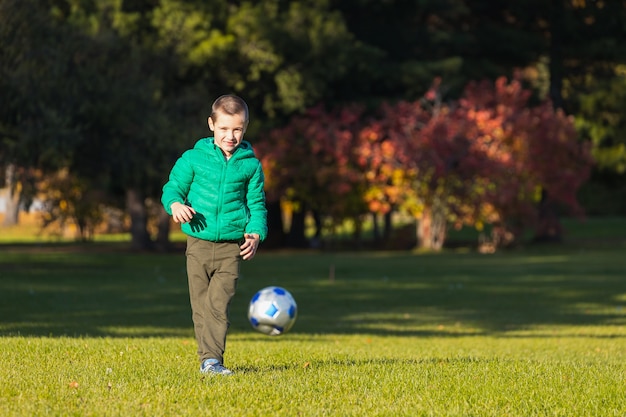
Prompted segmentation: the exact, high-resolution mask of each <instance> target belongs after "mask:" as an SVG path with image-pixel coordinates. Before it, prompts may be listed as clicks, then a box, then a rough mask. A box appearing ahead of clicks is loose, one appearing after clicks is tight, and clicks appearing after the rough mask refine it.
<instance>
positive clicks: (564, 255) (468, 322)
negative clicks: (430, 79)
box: [0, 246, 626, 340]
mask: <svg viewBox="0 0 626 417" xmlns="http://www.w3.org/2000/svg"><path fill="white" fill-rule="evenodd" d="M3 249H6V248H3ZM625 258H626V257H624V256H623V250H621V249H619V248H616V249H615V250H610V249H603V250H596V251H594V250H587V251H571V250H563V249H558V248H556V249H555V248H548V249H542V250H534V251H528V250H526V251H519V252H509V253H502V254H496V255H490V256H484V255H477V254H459V253H451V252H448V253H442V254H424V255H413V254H410V253H397V252H396V253H341V254H329V253H306V252H300V253H289V252H275V253H270V252H265V253H262V254H260V256H258V257H257V258H256V259H255V260H254V261H253V262H246V263H244V264H243V266H242V278H241V280H240V282H239V285H238V294H237V295H236V297H235V300H234V301H233V304H232V306H231V320H232V327H231V331H232V332H236V333H243V332H249V331H252V330H251V328H250V326H249V325H248V323H247V318H246V313H247V303H248V300H249V299H250V297H251V296H252V295H253V294H254V293H255V292H256V291H257V290H258V289H260V288H262V287H264V286H267V285H281V286H284V287H285V288H288V289H289V290H290V291H291V292H292V294H293V295H294V296H295V298H296V300H297V301H298V309H299V313H298V321H297V323H296V327H295V328H294V333H302V334H328V333H338V334H358V333H365V334H379V335H399V336H413V337H432V336H444V337H445V336H447V337H460V336H473V335H485V334H501V335H502V336H507V335H510V336H511V337H523V335H520V334H516V333H512V332H515V331H524V330H525V329H530V328H535V329H537V330H536V331H535V332H534V333H533V337H537V334H538V333H537V332H539V333H541V334H542V335H545V337H550V335H551V332H550V330H545V328H549V327H551V326H558V327H559V328H562V327H563V326H571V327H572V328H575V327H577V326H581V327H585V330H584V331H582V330H577V331H576V332H574V331H572V334H575V335H581V336H582V335H584V336H594V334H593V332H592V331H589V329H588V328H587V327H586V326H605V327H608V328H609V329H610V328H611V327H612V326H614V327H615V329H616V332H615V334H611V331H610V330H608V331H607V330H606V329H605V330H604V331H603V332H602V333H601V334H599V335H598V336H597V337H624V335H625V332H624V330H623V326H624V325H625V324H626V260H625ZM331 271H332V272H331ZM618 329H621V331H618ZM9 335H22V336H52V337H60V336H70V337H74V336H91V337H105V336H106V337H163V336H174V337H192V336H193V332H192V325H191V312H190V308H189V299H188V293H187V282H186V273H185V259H184V255H183V253H182V252H180V253H173V254H172V253H169V254H158V255H157V254H146V253H128V252H125V251H115V250H87V251H85V250H68V249H67V248H64V250H58V249H55V248H53V249H51V250H46V248H45V247H38V248H37V250H33V247H32V246H25V247H11V248H10V249H9V250H3V251H2V252H0V336H9ZM294 336H295V335H294ZM269 340H271V339H269Z"/></svg>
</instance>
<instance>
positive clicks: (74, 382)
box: [70, 381, 78, 389]
mask: <svg viewBox="0 0 626 417" xmlns="http://www.w3.org/2000/svg"><path fill="white" fill-rule="evenodd" d="M70 388H74V389H76V388H78V382H76V381H72V382H70Z"/></svg>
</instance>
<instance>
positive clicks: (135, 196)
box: [126, 189, 152, 250]
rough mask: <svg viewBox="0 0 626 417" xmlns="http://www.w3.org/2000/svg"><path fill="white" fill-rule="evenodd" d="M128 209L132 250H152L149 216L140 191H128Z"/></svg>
mask: <svg viewBox="0 0 626 417" xmlns="http://www.w3.org/2000/svg"><path fill="white" fill-rule="evenodd" d="M126 209H127V210H128V213H129V215H130V235H131V248H132V249H134V250H147V249H151V248H152V241H151V239H150V234H149V233H148V215H147V211H146V206H145V204H144V199H143V195H142V193H141V192H140V191H138V190H135V189H128V190H126Z"/></svg>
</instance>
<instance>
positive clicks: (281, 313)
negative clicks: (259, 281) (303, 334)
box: [248, 287, 298, 336]
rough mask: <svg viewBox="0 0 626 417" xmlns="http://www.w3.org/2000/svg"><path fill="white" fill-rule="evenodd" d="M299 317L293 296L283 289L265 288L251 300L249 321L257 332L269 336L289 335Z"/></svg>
mask: <svg viewBox="0 0 626 417" xmlns="http://www.w3.org/2000/svg"><path fill="white" fill-rule="evenodd" d="M297 315H298V305H297V304H296V300H295V299H294V298H293V296H292V295H291V294H290V293H289V291H287V290H286V289H284V288H282V287H265V288H263V289H262V290H260V291H258V292H257V293H256V294H254V297H252V300H250V306H249V308H248V320H249V321H250V324H251V325H252V327H254V329H255V330H257V331H259V332H261V333H263V334H266V335H268V336H278V335H281V334H283V333H287V332H288V331H289V329H291V328H292V327H293V324H294V323H295V322H296V317H297Z"/></svg>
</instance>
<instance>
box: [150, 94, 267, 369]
mask: <svg viewBox="0 0 626 417" xmlns="http://www.w3.org/2000/svg"><path fill="white" fill-rule="evenodd" d="M248 121H249V114H248V106H247V104H246V103H245V101H243V100H242V99H241V98H239V97H237V96H234V95H224V96H221V97H219V98H218V99H217V100H215V102H214V103H213V106H212V108H211V115H210V116H209V118H208V123H209V129H210V130H211V131H213V133H214V136H213V137H208V138H204V139H200V140H199V141H198V142H197V143H196V145H195V146H194V147H193V149H190V150H187V151H186V152H185V153H183V155H182V156H181V157H180V158H179V159H178V160H177V161H176V163H175V164H174V167H173V168H172V171H171V172H170V176H169V180H168V182H167V183H166V184H165V185H164V186H163V196H162V197H161V202H162V203H163V207H164V208H165V210H166V211H167V212H168V214H170V215H171V216H172V218H173V219H174V221H175V222H176V223H181V229H182V231H183V232H184V233H185V234H187V249H186V252H185V255H186V257H187V278H188V281H189V299H190V301H191V310H192V318H193V324H194V331H195V335H196V341H197V344H198V357H199V359H200V372H202V373H212V374H220V375H231V374H232V371H230V370H229V369H228V368H226V367H225V366H224V365H223V362H224V351H225V347H226V333H227V331H228V326H229V324H230V323H229V322H228V306H229V304H230V302H231V300H232V298H233V296H234V295H235V288H236V284H237V279H238V277H239V263H240V261H241V260H242V259H243V260H249V259H252V258H253V257H254V255H255V254H256V251H257V248H258V246H259V243H260V242H261V241H263V240H264V239H265V237H266V235H267V210H266V207H265V194H264V190H263V187H264V175H263V169H262V167H261V162H260V161H259V160H258V159H257V158H256V156H255V154H254V150H253V149H252V145H250V143H249V142H247V141H244V140H243V135H244V133H245V131H246V128H247V127H248Z"/></svg>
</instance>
